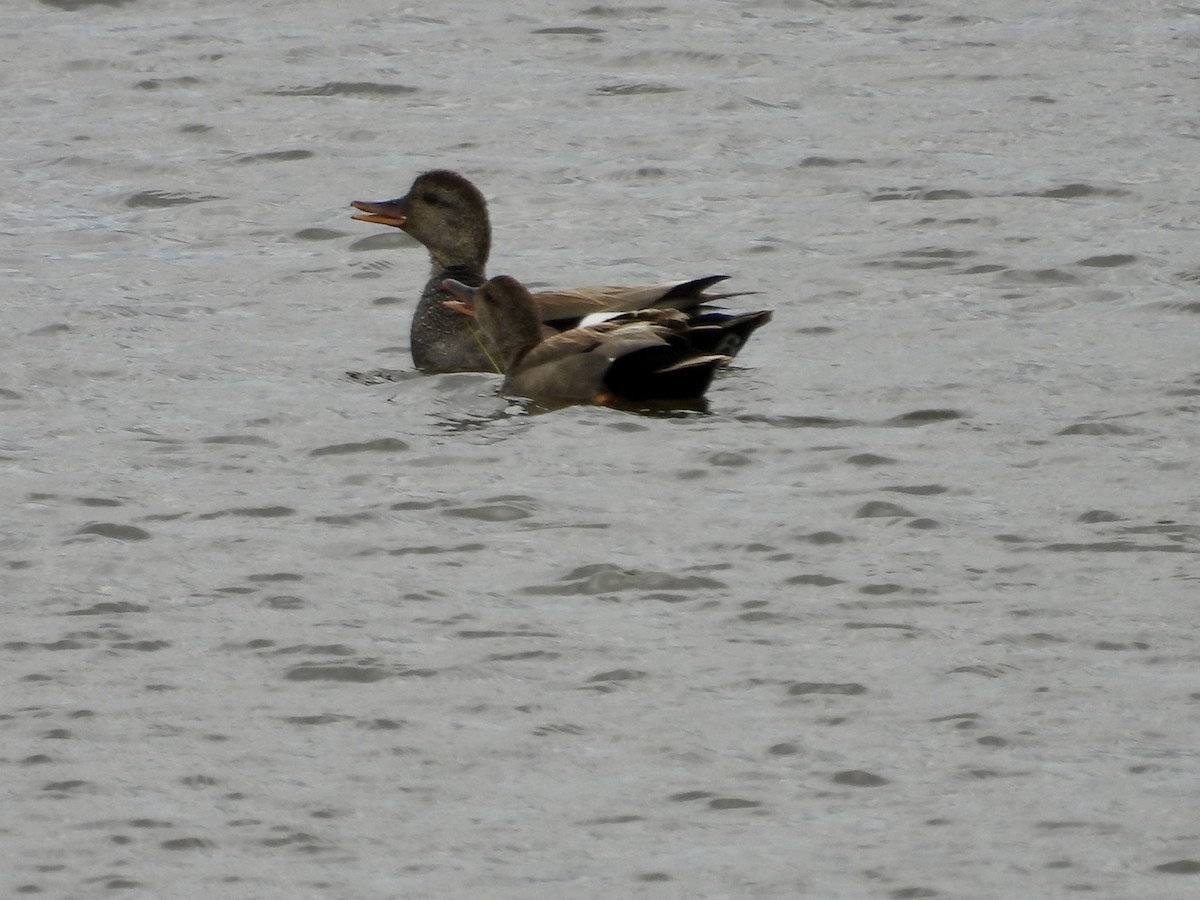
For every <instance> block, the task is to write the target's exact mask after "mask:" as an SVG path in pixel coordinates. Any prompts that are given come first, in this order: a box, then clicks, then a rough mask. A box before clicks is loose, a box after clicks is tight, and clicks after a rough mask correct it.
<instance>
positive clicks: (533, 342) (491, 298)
mask: <svg viewBox="0 0 1200 900" xmlns="http://www.w3.org/2000/svg"><path fill="white" fill-rule="evenodd" d="M442 290H444V291H446V292H447V293H448V294H450V299H449V300H443V301H442V305H443V306H445V307H446V308H447V309H449V310H452V311H453V312H456V313H459V314H461V315H464V316H470V317H472V318H473V319H474V320H475V321H476V323H477V324H478V325H479V330H480V331H481V332H483V334H484V336H485V337H486V338H487V339H488V341H489V342H491V343H492V344H493V345H494V346H495V347H496V349H497V351H498V352H499V354H500V363H501V366H502V368H503V369H504V371H506V372H507V371H508V370H509V369H510V368H511V367H512V365H513V364H514V363H515V362H517V360H518V359H520V357H522V356H523V355H525V354H526V353H528V352H529V350H530V349H532V348H533V347H535V346H537V345H538V344H539V343H541V340H542V320H541V317H540V316H539V315H538V310H537V304H536V303H535V302H534V299H533V297H532V296H531V295H530V293H529V291H528V290H526V289H525V286H524V285H523V284H521V282H519V281H517V279H515V278H513V277H512V276H510V275H497V276H496V277H495V278H492V279H489V280H488V281H485V282H484V283H483V284H482V285H480V286H479V287H477V288H472V287H468V286H467V285H465V284H463V283H462V282H461V281H455V280H454V279H453V278H448V279H446V280H445V281H443V282H442Z"/></svg>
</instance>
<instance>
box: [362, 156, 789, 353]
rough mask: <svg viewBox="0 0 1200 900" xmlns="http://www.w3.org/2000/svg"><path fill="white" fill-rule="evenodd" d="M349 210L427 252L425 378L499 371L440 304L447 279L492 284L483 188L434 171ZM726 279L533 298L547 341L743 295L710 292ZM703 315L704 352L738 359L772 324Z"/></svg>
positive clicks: (483, 341) (419, 318)
mask: <svg viewBox="0 0 1200 900" xmlns="http://www.w3.org/2000/svg"><path fill="white" fill-rule="evenodd" d="M351 206H353V207H354V208H355V209H357V210H359V214H357V215H355V216H354V218H355V219H358V220H360V221H363V222H373V223H375V224H378V225H388V226H391V227H392V228H399V229H401V230H402V231H404V232H405V233H407V234H408V235H410V236H411V237H413V238H415V239H416V240H417V241H418V242H420V243H421V244H423V245H424V246H425V249H426V250H428V251H429V259H430V263H431V266H432V271H431V273H430V278H429V281H428V282H427V283H426V285H425V289H424V291H423V292H422V294H421V299H420V301H419V302H418V304H417V309H416V312H415V313H414V314H413V320H412V332H411V345H412V356H413V363H414V364H415V365H416V367H417V368H418V369H420V370H421V371H423V372H426V373H434V372H495V371H497V364H496V356H497V348H496V347H495V346H492V345H490V343H489V340H488V338H487V337H486V336H484V335H483V334H482V333H481V332H480V331H479V330H478V329H476V328H474V327H472V324H471V322H470V320H469V319H467V318H464V317H463V316H460V315H456V314H454V313H453V312H451V311H449V310H447V309H446V307H445V306H444V305H443V302H442V301H444V300H447V299H449V294H447V293H446V291H445V289H444V288H443V287H442V284H443V282H445V281H446V280H447V279H454V280H456V281H459V282H462V283H463V284H466V285H469V286H471V287H477V286H478V285H480V284H482V283H483V282H484V281H485V280H486V279H487V275H486V269H487V260H488V254H489V253H490V252H491V246H492V229H491V223H490V221H489V219H488V209H487V201H486V200H485V199H484V197H483V194H482V193H481V192H480V191H479V189H478V188H477V187H475V185H473V184H472V183H471V182H470V181H468V180H467V179H466V178H464V177H463V176H462V175H459V174H458V173H457V172H451V171H449V170H447V169H435V170H433V171H430V172H425V173H423V174H421V175H419V176H417V178H416V180H415V181H414V182H413V183H412V187H410V188H409V190H408V193H407V194H405V195H404V196H403V197H398V198H397V199H395V200H385V201H382V202H372V201H366V200H355V201H353V202H352V203H351ZM727 277H728V276H726V275H709V276H706V277H704V278H696V279H693V280H691V281H674V282H664V283H662V284H653V285H639V286H633V287H611V286H600V287H587V288H576V289H574V290H567V291H540V292H538V293H536V294H533V298H534V304H535V308H536V310H537V314H538V319H539V321H541V322H542V324H543V333H544V335H546V336H550V335H553V334H555V333H558V332H561V331H564V330H567V329H570V328H574V327H576V326H577V325H578V324H579V323H580V321H581V320H582V319H583V317H585V316H588V315H591V314H594V313H602V312H628V311H631V310H636V309H642V308H648V307H657V308H669V309H682V310H697V308H698V307H701V306H702V305H703V304H706V303H710V302H712V301H714V300H722V299H725V298H728V297H736V296H739V294H737V293H724V294H707V293H705V291H706V290H707V289H708V288H710V287H712V286H713V285H715V284H717V283H719V282H721V281H724V280H725V279H726V278H727ZM701 314H702V315H704V316H705V321H706V324H708V325H710V326H712V327H711V328H709V329H707V330H706V331H704V332H703V333H698V334H697V339H698V340H699V341H710V342H711V344H710V345H707V346H703V347H699V349H704V350H706V351H708V352H711V353H714V354H719V355H726V356H734V355H736V353H737V352H738V350H740V349H741V346H742V344H744V343H745V341H746V339H747V338H748V337H749V336H750V334H751V332H753V331H754V330H755V329H756V328H758V327H760V326H762V325H764V324H766V323H767V322H768V321H770V319H771V313H770V311H769V310H760V311H758V312H756V313H754V314H753V315H731V314H727V313H724V312H722V311H721V310H716V309H709V310H705V311H703V312H702V313H701V312H700V311H697V315H701Z"/></svg>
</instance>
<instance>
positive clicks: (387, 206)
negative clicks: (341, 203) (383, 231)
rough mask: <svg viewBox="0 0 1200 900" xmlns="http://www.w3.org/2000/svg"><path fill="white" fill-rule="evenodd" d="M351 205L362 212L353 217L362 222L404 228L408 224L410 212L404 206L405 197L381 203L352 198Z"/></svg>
mask: <svg viewBox="0 0 1200 900" xmlns="http://www.w3.org/2000/svg"><path fill="white" fill-rule="evenodd" d="M350 205H351V206H353V207H354V208H355V209H357V210H359V211H360V213H362V214H361V215H356V216H354V217H353V218H355V219H357V220H358V221H360V222H372V223H374V224H375V225H390V226H391V227H392V228H403V227H404V226H405V225H407V224H408V213H407V212H406V211H405V208H404V198H403V197H400V198H399V199H397V200H384V201H382V202H379V203H376V202H374V201H371V200H352V201H351V202H350Z"/></svg>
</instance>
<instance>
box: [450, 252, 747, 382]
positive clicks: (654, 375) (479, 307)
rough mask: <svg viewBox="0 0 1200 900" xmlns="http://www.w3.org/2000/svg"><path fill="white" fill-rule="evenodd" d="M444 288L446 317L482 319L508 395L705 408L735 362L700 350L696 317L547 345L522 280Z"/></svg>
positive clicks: (592, 332)
mask: <svg viewBox="0 0 1200 900" xmlns="http://www.w3.org/2000/svg"><path fill="white" fill-rule="evenodd" d="M442 287H443V289H444V290H445V291H446V292H447V293H449V294H451V296H452V299H450V300H447V301H444V304H443V305H444V306H445V307H446V309H447V310H448V311H450V312H451V314H456V315H462V316H463V317H466V318H472V319H474V320H475V322H476V324H477V326H478V328H479V332H480V333H481V334H482V335H484V336H485V337H486V338H487V340H488V341H489V342H490V344H491V345H492V346H494V347H495V348H496V352H497V353H498V354H499V355H498V361H499V362H500V365H501V366H502V367H503V369H504V371H505V378H504V392H505V393H507V394H512V395H515V396H521V397H528V398H531V399H534V400H543V401H546V400H548V401H556V402H567V403H599V404H611V403H623V402H624V403H629V402H633V403H638V402H644V401H687V400H697V399H699V398H701V397H703V396H704V393H705V391H707V390H708V387H709V384H710V383H711V382H712V378H713V374H714V372H715V371H716V370H717V369H718V368H720V367H721V366H723V365H725V364H726V363H727V362H729V357H728V356H726V355H723V354H714V353H705V352H703V351H701V350H698V349H697V348H696V346H695V345H694V344H693V342H692V340H691V332H692V326H691V325H690V324H689V321H688V316H687V315H686V314H684V313H682V312H680V311H677V310H672V309H643V310H638V311H635V312H628V313H623V314H619V315H617V316H615V317H614V318H612V319H609V320H608V321H605V322H602V323H600V324H598V325H591V326H584V327H580V328H572V329H569V330H567V331H563V332H559V333H555V334H553V335H552V336H550V337H545V336H544V334H543V328H544V326H543V323H542V321H541V315H540V310H539V309H538V306H537V301H536V299H535V298H534V296H533V295H531V294H530V293H529V291H527V290H526V289H525V287H524V286H523V285H522V284H521V283H520V282H519V281H517V280H516V279H515V278H511V277H509V276H507V275H500V276H497V277H496V278H492V279H491V280H489V281H486V282H484V283H483V284H482V285H480V286H478V287H472V286H469V285H466V284H464V283H462V282H458V281H453V280H447V281H446V282H445V283H444V284H443V285H442Z"/></svg>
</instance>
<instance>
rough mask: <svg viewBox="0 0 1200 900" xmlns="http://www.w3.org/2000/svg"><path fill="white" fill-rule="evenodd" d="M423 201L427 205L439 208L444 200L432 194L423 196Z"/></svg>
mask: <svg viewBox="0 0 1200 900" xmlns="http://www.w3.org/2000/svg"><path fill="white" fill-rule="evenodd" d="M421 199H422V200H424V201H425V202H426V203H428V204H429V205H430V206H437V205H438V204H440V203H441V202H442V198H441V197H439V196H438V195H437V194H434V193H432V192H430V193H425V194H422V195H421Z"/></svg>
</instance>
